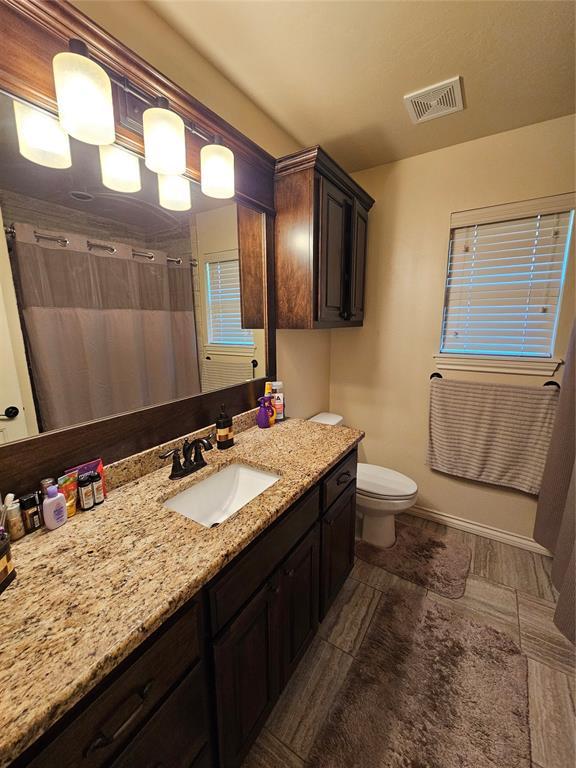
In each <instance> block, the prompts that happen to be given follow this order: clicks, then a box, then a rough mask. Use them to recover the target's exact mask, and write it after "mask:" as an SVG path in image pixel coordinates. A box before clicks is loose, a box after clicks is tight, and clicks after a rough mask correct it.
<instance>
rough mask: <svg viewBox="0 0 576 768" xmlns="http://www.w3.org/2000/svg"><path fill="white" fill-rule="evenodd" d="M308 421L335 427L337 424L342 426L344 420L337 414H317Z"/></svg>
mask: <svg viewBox="0 0 576 768" xmlns="http://www.w3.org/2000/svg"><path fill="white" fill-rule="evenodd" d="M309 421H316V422H318V423H319V424H330V425H331V426H333V427H335V426H337V425H338V424H342V422H343V421H344V418H343V417H342V416H340V415H339V414H337V413H326V412H322V413H317V414H316V416H312V418H311V419H309Z"/></svg>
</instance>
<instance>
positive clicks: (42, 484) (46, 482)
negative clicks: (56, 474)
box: [40, 477, 56, 499]
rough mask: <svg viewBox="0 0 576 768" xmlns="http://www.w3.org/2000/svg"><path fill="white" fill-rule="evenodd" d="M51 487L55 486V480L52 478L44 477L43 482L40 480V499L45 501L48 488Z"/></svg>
mask: <svg viewBox="0 0 576 768" xmlns="http://www.w3.org/2000/svg"><path fill="white" fill-rule="evenodd" d="M51 485H56V480H55V479H54V478H53V477H45V478H44V480H40V490H41V491H42V498H43V499H45V498H46V495H47V492H48V488H50V486H51Z"/></svg>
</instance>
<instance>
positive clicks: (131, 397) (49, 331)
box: [12, 224, 200, 430]
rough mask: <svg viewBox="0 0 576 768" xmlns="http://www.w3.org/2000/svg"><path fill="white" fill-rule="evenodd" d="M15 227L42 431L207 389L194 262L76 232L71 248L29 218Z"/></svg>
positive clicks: (15, 259)
mask: <svg viewBox="0 0 576 768" xmlns="http://www.w3.org/2000/svg"><path fill="white" fill-rule="evenodd" d="M15 230H16V238H15V240H14V241H13V248H12V266H13V272H14V278H15V283H16V287H17V293H18V298H19V304H20V310H21V315H22V320H23V325H24V330H25V336H26V342H27V350H28V356H29V362H30V367H31V369H32V378H33V382H34V388H35V394H36V399H37V404H38V408H39V411H40V413H39V416H40V419H41V423H42V429H44V430H49V429H56V428H59V427H65V426H68V425H71V424H78V423H81V422H85V421H91V420H93V419H98V418H101V417H104V416H109V415H112V414H116V413H122V412H125V411H132V410H134V409H137V408H143V407H145V406H150V405H156V404H159V403H163V402H166V401H168V400H173V399H175V398H181V397H188V396H190V395H194V394H197V393H199V392H200V378H199V369H198V352H197V347H196V328H195V320H194V304H193V286H192V275H191V269H190V263H189V261H186V260H183V262H182V264H181V265H177V264H174V263H170V262H168V261H167V254H166V253H164V252H161V251H156V250H154V260H153V261H151V260H148V259H146V258H145V257H138V256H133V253H132V247H131V246H129V245H126V244H122V243H117V242H114V243H111V242H109V241H106V242H101V241H93V242H92V243H90V241H89V240H88V238H86V237H85V236H81V235H74V234H66V235H65V237H66V239H67V241H68V244H67V245H64V246H63V245H62V244H59V243H57V242H49V241H47V240H38V239H37V237H36V236H35V233H34V228H33V227H32V226H29V225H26V224H16V226H15ZM42 234H54V235H58V234H60V235H62V234H63V233H61V232H60V233H48V232H46V231H45V230H42ZM104 246H108V247H107V248H105V247H104ZM135 247H136V246H135Z"/></svg>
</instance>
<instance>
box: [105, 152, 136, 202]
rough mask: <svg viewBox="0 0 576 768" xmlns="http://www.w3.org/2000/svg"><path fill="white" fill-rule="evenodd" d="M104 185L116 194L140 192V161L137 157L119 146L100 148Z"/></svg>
mask: <svg viewBox="0 0 576 768" xmlns="http://www.w3.org/2000/svg"><path fill="white" fill-rule="evenodd" d="M99 151H100V170H101V172H102V184H104V186H105V187H108V189H113V190H114V191H115V192H139V191H140V190H141V189H142V181H141V179H140V161H139V159H138V157H137V156H136V155H133V154H132V153H131V152H128V151H127V150H125V149H122V147H119V146H118V145H117V144H107V145H106V146H103V147H99Z"/></svg>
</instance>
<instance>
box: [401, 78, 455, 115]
mask: <svg viewBox="0 0 576 768" xmlns="http://www.w3.org/2000/svg"><path fill="white" fill-rule="evenodd" d="M404 104H405V105H406V109H407V110H408V114H409V115H410V117H411V118H412V122H413V123H423V122H425V121H426V120H434V119H435V118H437V117H443V116H444V115H450V114H451V113H452V112H461V111H462V110H463V109H464V104H463V102H462V88H461V87H460V78H459V77H452V78H450V80H444V82H443V83H436V85H431V86H430V87H429V88H423V89H422V90H421V91H414V93H409V94H407V95H406V96H404Z"/></svg>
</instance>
